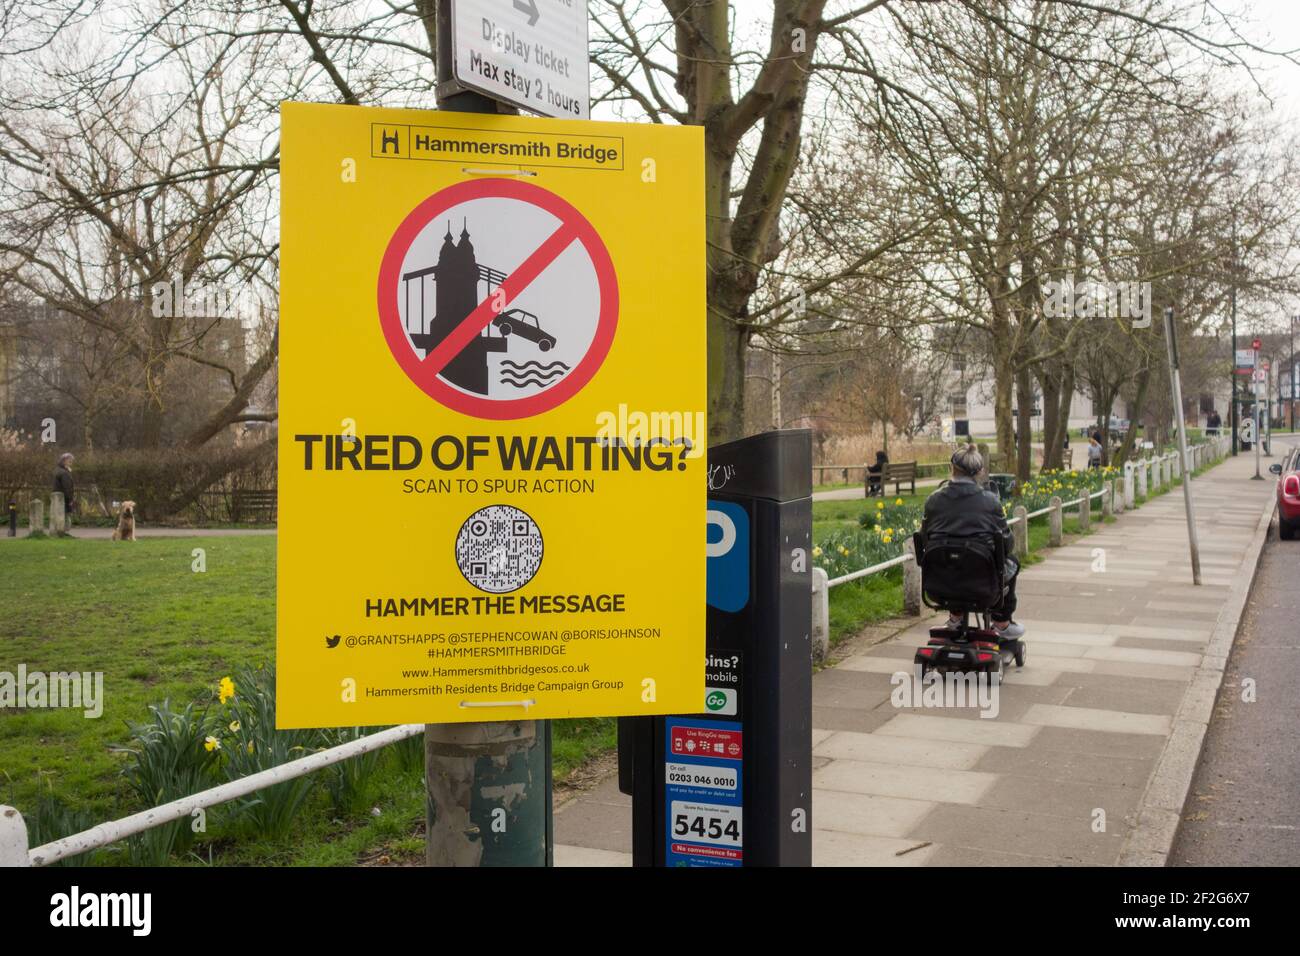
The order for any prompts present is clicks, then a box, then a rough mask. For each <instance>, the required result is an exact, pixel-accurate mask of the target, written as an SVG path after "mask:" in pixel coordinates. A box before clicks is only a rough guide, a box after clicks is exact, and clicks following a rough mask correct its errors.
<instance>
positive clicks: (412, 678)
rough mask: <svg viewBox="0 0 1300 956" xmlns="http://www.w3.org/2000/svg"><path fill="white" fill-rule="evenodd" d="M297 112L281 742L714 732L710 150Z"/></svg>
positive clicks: (285, 114)
mask: <svg viewBox="0 0 1300 956" xmlns="http://www.w3.org/2000/svg"><path fill="white" fill-rule="evenodd" d="M281 119H282V131H281V166H280V168H281V189H282V202H281V235H282V240H281V269H280V276H281V294H280V310H281V320H280V378H279V401H280V420H279V479H278V480H279V491H280V494H279V540H278V554H277V562H278V566H277V582H278V595H277V674H278V678H277V680H278V688H277V698H278V700H277V721H278V724H279V726H281V727H309V726H352V725H375V724H392V723H407V722H448V721H484V720H509V719H518V718H521V717H527V718H529V719H536V718H555V717H580V716H595V715H626V714H655V713H683V712H684V713H691V712H694V711H698V710H699V709H700V701H701V700H702V699H703V694H704V674H703V668H702V667H701V664H700V662H701V660H702V659H703V655H704V614H705V611H704V606H705V601H704V560H705V559H704V549H703V547H702V539H703V535H704V517H705V515H704V512H705V508H704V504H705V473H704V469H705V464H704V446H705V432H704V406H705V342H704V334H705V289H704V280H705V269H704V184H703V137H702V134H701V131H700V130H699V129H697V128H683V127H675V128H668V127H663V126H651V125H625V124H616V123H594V122H584V121H560V120H541V119H531V118H523V117H514V116H495V115H478V114H461V113H443V112H430V111H417V110H387V109H359V108H356V107H347V106H323V105H309V104H298V103H286V104H285V105H284V107H283V109H282V114H281Z"/></svg>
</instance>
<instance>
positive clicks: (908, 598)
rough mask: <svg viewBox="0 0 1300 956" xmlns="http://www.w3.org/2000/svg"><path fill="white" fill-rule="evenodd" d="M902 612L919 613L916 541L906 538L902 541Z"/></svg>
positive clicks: (918, 573) (919, 598) (919, 568)
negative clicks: (903, 555) (903, 558)
mask: <svg viewBox="0 0 1300 956" xmlns="http://www.w3.org/2000/svg"><path fill="white" fill-rule="evenodd" d="M903 553H904V554H905V555H907V557H908V560H907V561H904V562H903V613H904V614H920V613H921V566H920V565H919V564H917V563H916V542H915V541H914V540H913V539H912V538H910V537H909V538H908V539H907V540H906V541H904V542H903Z"/></svg>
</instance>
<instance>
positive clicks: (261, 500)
mask: <svg viewBox="0 0 1300 956" xmlns="http://www.w3.org/2000/svg"><path fill="white" fill-rule="evenodd" d="M275 507H276V500H275V492H274V491H251V490H246V489H243V488H237V489H236V490H234V491H232V492H231V493H230V520H231V521H243V520H245V519H246V518H247V520H250V521H274V520H275Z"/></svg>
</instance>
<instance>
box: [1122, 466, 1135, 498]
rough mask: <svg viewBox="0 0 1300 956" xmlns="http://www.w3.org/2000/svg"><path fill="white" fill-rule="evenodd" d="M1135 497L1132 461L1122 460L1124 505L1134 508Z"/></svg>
mask: <svg viewBox="0 0 1300 956" xmlns="http://www.w3.org/2000/svg"><path fill="white" fill-rule="evenodd" d="M1136 506H1137V499H1136V498H1135V497H1134V496H1133V462H1131V461H1126V462H1124V507H1125V508H1134V507H1136Z"/></svg>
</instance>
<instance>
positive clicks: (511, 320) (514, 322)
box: [492, 309, 555, 352]
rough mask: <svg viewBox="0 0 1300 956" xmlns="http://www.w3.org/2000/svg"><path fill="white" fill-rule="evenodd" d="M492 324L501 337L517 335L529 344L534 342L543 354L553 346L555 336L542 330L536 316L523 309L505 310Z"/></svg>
mask: <svg viewBox="0 0 1300 956" xmlns="http://www.w3.org/2000/svg"><path fill="white" fill-rule="evenodd" d="M492 324H493V325H495V326H496V327H497V331H498V332H500V333H501V334H502V335H518V336H519V337H520V338H523V339H527V340H528V341H529V342H535V343H536V344H537V347H538V348H539V349H541V350H542V351H543V352H549V351H550V350H551V348H552V346H554V345H555V336H553V335H551V334H550V333H549V332H546V331H545V330H543V329H542V327H541V326H540V325H539V324H538V322H537V316H535V315H533V313H531V312H526V311H525V310H523V309H507V310H506V311H504V312H502V313H501V314H500V315H498V316H497V317H496V318H495V319H493V320H492Z"/></svg>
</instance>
